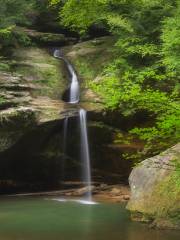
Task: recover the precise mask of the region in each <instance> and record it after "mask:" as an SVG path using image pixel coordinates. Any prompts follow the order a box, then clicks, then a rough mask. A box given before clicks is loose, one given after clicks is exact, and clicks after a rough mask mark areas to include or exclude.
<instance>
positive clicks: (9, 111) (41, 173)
mask: <svg viewBox="0 0 180 240" xmlns="http://www.w3.org/2000/svg"><path fill="white" fill-rule="evenodd" d="M113 44H114V39H113V38H112V37H102V38H99V39H95V40H90V41H86V42H82V43H78V44H75V45H71V46H67V47H63V48H62V51H63V53H64V55H65V56H66V58H68V60H69V61H70V62H72V63H73V65H74V67H75V69H76V70H77V72H78V77H79V80H80V85H81V101H80V104H79V105H78V106H72V105H71V104H68V103H65V102H63V101H62V100H61V99H62V96H64V94H65V93H66V92H68V88H69V81H68V77H69V76H68V73H67V71H66V68H65V65H64V62H63V61H61V60H59V59H55V58H54V57H53V56H52V52H51V49H47V48H46V49H45V48H40V47H26V48H18V49H15V50H14V52H13V55H12V58H11V59H10V60H6V61H5V62H4V66H3V68H4V71H2V72H0V136H1V138H0V192H3V191H4V190H3V189H5V190H7V186H9V189H10V190H11V189H12V188H13V187H15V188H16V189H17V188H18V189H19V191H21V190H24V189H25V190H26V189H28V190H31V186H32V190H34V187H35V188H36V189H38V190H40V189H39V186H40V187H41V186H44V187H45V188H46V189H47V187H48V186H49V187H52V186H53V187H54V186H57V185H58V186H59V182H60V180H61V178H62V175H65V176H66V179H65V180H67V181H77V180H78V181H80V180H81V172H80V171H81V166H80V161H79V159H80V157H79V156H80V152H79V149H80V141H79V139H80V136H79V125H78V124H79V119H78V118H77V114H78V110H79V108H80V107H83V108H84V109H86V110H87V111H88V114H87V117H88V133H89V142H90V152H91V167H92V174H93V180H97V181H99V182H103V181H106V182H109V183H111V184H114V183H117V182H118V183H119V182H121V181H124V179H126V180H127V177H128V175H129V172H130V169H131V166H132V162H131V161H130V160H129V161H127V160H126V159H124V158H123V154H126V153H128V152H129V151H132V152H134V149H135V150H136V149H141V148H142V145H138V144H137V143H136V142H134V143H133V144H132V143H131V144H130V145H128V144H127V143H125V142H123V140H124V139H125V137H126V135H127V133H125V134H124V133H123V132H122V130H123V129H122V128H123V127H124V126H125V125H126V122H127V121H126V120H125V121H124V122H122V121H119V120H120V117H119V114H118V113H116V114H114V113H112V112H109V113H107V112H106V111H105V110H103V107H104V106H103V103H102V101H101V99H100V98H99V96H97V95H96V94H95V93H94V92H92V91H91V90H90V89H89V87H88V82H89V81H91V80H92V81H93V80H95V79H96V80H98V76H99V75H101V72H102V69H103V67H104V66H105V65H106V64H108V62H110V61H111V59H112V58H113V56H112V51H111V49H112V47H113ZM0 67H2V64H1V65H0ZM6 69H8V70H6ZM66 90H67V91H66ZM67 116H69V117H70V118H69V120H68V136H67V151H66V156H64V155H63V154H64V153H63V147H64V146H63V144H64V139H63V138H64V135H63V134H64V133H63V131H64V130H63V126H64V125H63V124H64V118H65V117H67ZM115 123H116V124H117V125H116V126H115ZM117 140H118V141H117ZM119 141H120V142H119ZM64 157H65V158H66V160H67V162H68V164H66V166H65V174H63V173H62V171H61V169H62V164H61V162H62V161H63V159H64ZM77 176H78V177H77ZM22 185H23V186H22ZM3 186H4V187H3ZM19 186H20V187H19ZM21 186H22V188H21Z"/></svg>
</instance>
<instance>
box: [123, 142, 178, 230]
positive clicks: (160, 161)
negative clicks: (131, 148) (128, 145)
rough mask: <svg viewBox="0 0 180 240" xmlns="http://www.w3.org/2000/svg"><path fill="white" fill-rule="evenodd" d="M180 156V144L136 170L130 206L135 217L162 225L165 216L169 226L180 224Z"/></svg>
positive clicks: (143, 163) (131, 179)
mask: <svg viewBox="0 0 180 240" xmlns="http://www.w3.org/2000/svg"><path fill="white" fill-rule="evenodd" d="M179 157H180V144H177V145H175V146H174V147H172V148H170V149H168V150H166V151H165V152H163V153H162V154H159V155H157V156H154V157H152V158H149V159H147V160H145V161H143V162H142V163H140V164H139V166H136V167H135V168H134V169H133V171H132V172H131V175H130V177H129V183H130V187H131V198H130V201H129V203H128V205H127V208H128V209H129V210H130V211H131V212H132V216H133V218H135V219H136V220H137V219H138V218H139V220H142V221H144V219H146V220H147V221H148V220H149V221H153V222H154V224H155V225H157V226H158V227H160V224H161V219H162V220H163V221H162V222H164V223H166V224H165V225H166V226H168V225H169V226H170V227H172V226H171V225H172V224H174V226H177V225H178V226H179V227H180V222H179V220H178V219H179V217H178V216H180V188H179V185H178V181H179V177H178V176H179V175H178V173H179V167H178V166H179V163H180V158H179ZM137 213H139V217H137ZM134 216H136V217H134ZM157 220H158V221H157ZM168 222H169V224H168ZM165 225H164V226H165Z"/></svg>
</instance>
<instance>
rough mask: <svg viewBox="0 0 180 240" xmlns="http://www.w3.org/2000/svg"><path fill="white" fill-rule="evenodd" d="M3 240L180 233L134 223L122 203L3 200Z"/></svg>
mask: <svg viewBox="0 0 180 240" xmlns="http://www.w3.org/2000/svg"><path fill="white" fill-rule="evenodd" d="M0 240H179V232H176V231H160V230H154V229H148V227H147V225H145V224H141V223H135V222H131V221H130V218H129V214H128V212H127V211H126V210H125V208H124V207H123V206H121V205H120V204H101V203H100V204H92V205H87V204H80V203H78V202H77V201H76V202H75V201H66V202H65V200H64V199H61V201H54V200H52V199H46V200H45V199H42V198H31V199H30V198H24V197H23V198H16V199H15V198H8V199H7V198H6V199H2V198H1V199H0Z"/></svg>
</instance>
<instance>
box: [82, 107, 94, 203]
mask: <svg viewBox="0 0 180 240" xmlns="http://www.w3.org/2000/svg"><path fill="white" fill-rule="evenodd" d="M79 118H80V134H81V161H82V164H83V181H84V182H85V183H86V186H87V187H88V194H87V199H88V201H91V198H92V196H91V195H92V194H91V168H90V156H89V143H88V135H87V124H86V123H87V119H86V111H85V110H84V109H82V108H81V109H80V110H79Z"/></svg>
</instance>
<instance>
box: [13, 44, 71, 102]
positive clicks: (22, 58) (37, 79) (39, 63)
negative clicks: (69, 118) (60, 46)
mask: <svg viewBox="0 0 180 240" xmlns="http://www.w3.org/2000/svg"><path fill="white" fill-rule="evenodd" d="M14 57H15V59H16V62H14V64H13V65H12V71H13V72H14V73H15V74H20V75H22V76H23V77H24V78H25V79H28V80H29V81H31V82H32V83H33V84H37V89H36V91H34V92H33V94H34V95H45V96H50V97H52V98H55V99H56V98H60V95H61V94H62V93H63V92H64V89H65V87H66V82H65V79H64V76H63V72H62V71H61V69H62V68H63V67H62V64H63V63H62V62H61V61H59V60H57V59H55V58H53V57H52V56H50V55H49V53H47V52H46V51H45V50H44V49H39V48H26V49H19V50H16V52H15V54H14Z"/></svg>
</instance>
